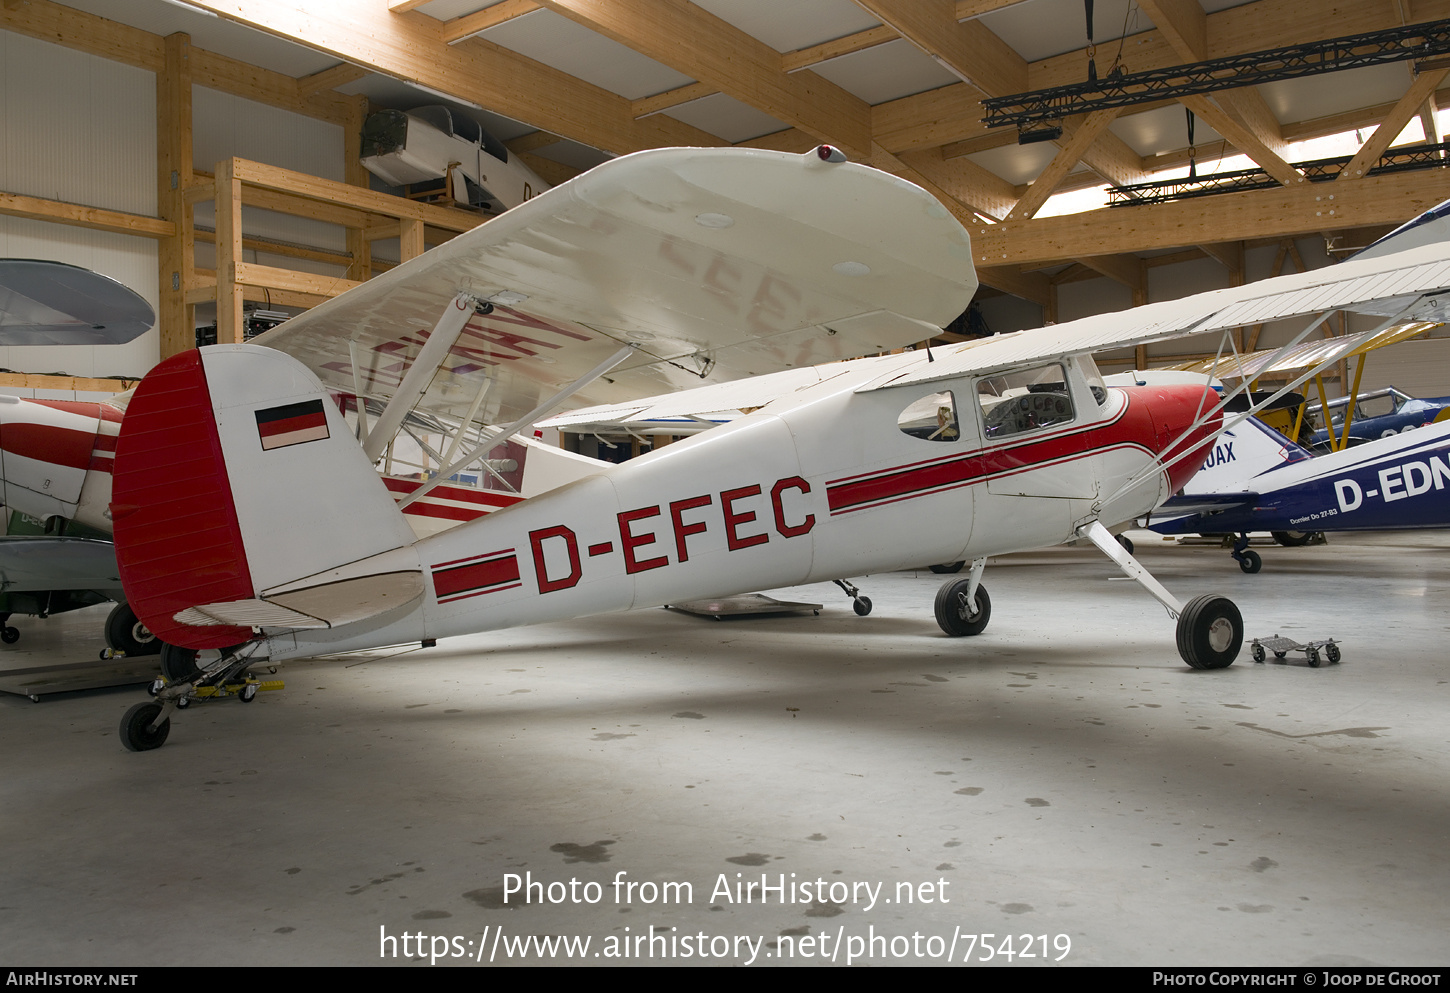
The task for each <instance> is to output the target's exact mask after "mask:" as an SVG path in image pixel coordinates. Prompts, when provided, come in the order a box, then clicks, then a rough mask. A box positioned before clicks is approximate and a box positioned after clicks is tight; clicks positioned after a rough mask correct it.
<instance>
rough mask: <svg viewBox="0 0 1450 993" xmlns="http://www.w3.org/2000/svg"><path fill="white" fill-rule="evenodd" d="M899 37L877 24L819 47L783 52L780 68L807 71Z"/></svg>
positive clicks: (813, 46)
mask: <svg viewBox="0 0 1450 993" xmlns="http://www.w3.org/2000/svg"><path fill="white" fill-rule="evenodd" d="M900 37H901V35H899V34H897V33H896V30H895V29H894V28H891V27H888V26H887V25H885V24H878V25H877V26H876V27H874V28H867V29H866V30H865V31H857V32H856V33H855V34H848V35H843V36H842V37H840V38H832V39H831V40H830V41H823V42H821V43H820V44H819V45H811V46H810V47H809V48H798V49H796V50H795V51H794V52H785V53H784V54H782V55H781V57H780V68H781V69H782V71H784V72H800V71H801V70H802V69H809V68H810V67H811V66H814V65H820V64H821V63H822V62H829V61H830V60H831V59H838V58H840V57H841V56H842V55H851V54H852V53H854V52H864V51H865V50H866V49H868V48H875V47H876V46H877V45H884V44H886V43H887V42H888V41H896V40H898V39H899V38H900Z"/></svg>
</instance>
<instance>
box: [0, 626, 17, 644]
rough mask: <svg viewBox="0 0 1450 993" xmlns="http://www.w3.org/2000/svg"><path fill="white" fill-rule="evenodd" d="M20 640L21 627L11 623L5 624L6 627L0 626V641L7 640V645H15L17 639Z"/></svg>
mask: <svg viewBox="0 0 1450 993" xmlns="http://www.w3.org/2000/svg"><path fill="white" fill-rule="evenodd" d="M19 640H20V629H19V628H13V627H11V626H10V625H9V624H7V625H5V627H3V628H0V641H3V642H5V644H7V645H13V644H15V643H16V642H17V641H19Z"/></svg>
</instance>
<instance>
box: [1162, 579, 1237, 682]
mask: <svg viewBox="0 0 1450 993" xmlns="http://www.w3.org/2000/svg"><path fill="white" fill-rule="evenodd" d="M1243 643H1244V620H1243V616H1242V615H1241V614H1240V613H1239V608H1238V607H1236V606H1235V605H1234V602H1233V601H1232V600H1230V599H1228V598H1227V597H1221V596H1214V595H1213V594H1212V593H1205V594H1204V595H1203V596H1198V597H1194V598H1193V599H1192V600H1190V601H1188V606H1186V607H1184V608H1183V613H1182V614H1181V615H1179V617H1178V654H1179V655H1180V656H1181V657H1182V659H1183V661H1185V662H1187V663H1188V664H1189V665H1190V666H1192V667H1193V668H1195V669H1226V668H1228V667H1229V666H1231V665H1233V661H1234V659H1235V658H1237V657H1238V654H1239V649H1240V648H1242V647H1243Z"/></svg>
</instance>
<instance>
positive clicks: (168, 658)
mask: <svg viewBox="0 0 1450 993" xmlns="http://www.w3.org/2000/svg"><path fill="white" fill-rule="evenodd" d="M200 655H201V653H200V652H198V651H197V650H196V649H195V648H182V647H181V646H180V645H172V644H168V643H167V642H162V643H161V675H163V676H165V677H166V681H167V682H168V683H184V682H186V681H187V680H189V679H192V678H194V677H195V676H196V675H197V673H199V672H201V670H200V669H199V668H197V665H196V660H197V658H198V657H200Z"/></svg>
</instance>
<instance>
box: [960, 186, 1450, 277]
mask: <svg viewBox="0 0 1450 993" xmlns="http://www.w3.org/2000/svg"><path fill="white" fill-rule="evenodd" d="M1331 190H1332V193H1333V196H1334V200H1333V201H1332V202H1331V201H1330V200H1329V199H1328V197H1329V195H1330V192H1331ZM1447 199H1450V169H1421V170H1416V171H1412V172H1399V173H1389V174H1386V175H1379V176H1366V177H1365V178H1364V179H1360V180H1356V181H1355V182H1353V183H1343V184H1334V186H1332V187H1330V188H1329V189H1326V188H1325V186H1324V185H1323V184H1319V183H1303V184H1301V185H1298V186H1293V187H1273V188H1271V189H1265V190H1249V191H1246V192H1243V193H1224V194H1220V195H1218V196H1213V197H1199V198H1195V199H1192V200H1180V201H1175V202H1171V203H1163V204H1154V205H1152V206H1143V207H1123V208H1118V209H1103V210H1093V211H1087V212H1085V213H1081V214H1067V215H1064V216H1061V217H1045V218H1037V219H1033V220H1029V221H1014V220H1008V221H1003V222H1002V223H1000V224H991V225H988V224H975V225H970V226H969V227H968V230H969V232H970V234H971V237H972V250H973V255H974V256H975V257H976V259H977V261H978V264H979V265H993V266H1000V265H1013V266H1021V265H1028V264H1032V263H1047V262H1051V261H1053V260H1059V261H1065V260H1067V259H1075V258H1082V257H1084V256H1087V255H1091V254H1093V253H1095V252H1101V251H1102V248H1103V246H1104V245H1111V246H1113V247H1114V248H1115V249H1116V250H1117V251H1119V252H1133V253H1140V252H1148V251H1153V250H1155V249H1163V248H1180V247H1182V246H1183V245H1204V244H1213V243H1217V242H1222V241H1241V240H1243V241H1247V240H1252V239H1258V238H1264V237H1279V238H1282V237H1285V236H1290V237H1293V236H1299V235H1308V234H1318V233H1319V232H1320V231H1324V230H1334V229H1339V228H1355V227H1368V226H1370V225H1375V224H1391V223H1403V222H1404V221H1406V220H1409V219H1410V218H1411V217H1414V216H1415V215H1417V214H1419V213H1422V212H1423V211H1426V210H1429V209H1430V208H1431V207H1433V206H1435V205H1436V204H1438V203H1440V202H1441V201H1443V200H1447Z"/></svg>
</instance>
